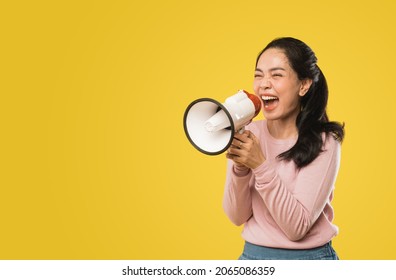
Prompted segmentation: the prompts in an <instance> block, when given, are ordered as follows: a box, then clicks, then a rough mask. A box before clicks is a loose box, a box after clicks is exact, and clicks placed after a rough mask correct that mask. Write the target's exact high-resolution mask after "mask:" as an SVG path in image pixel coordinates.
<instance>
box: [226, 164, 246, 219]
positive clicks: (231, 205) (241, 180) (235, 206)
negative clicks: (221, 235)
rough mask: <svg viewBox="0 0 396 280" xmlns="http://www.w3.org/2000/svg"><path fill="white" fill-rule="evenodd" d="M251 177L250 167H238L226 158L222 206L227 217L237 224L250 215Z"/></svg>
mask: <svg viewBox="0 0 396 280" xmlns="http://www.w3.org/2000/svg"><path fill="white" fill-rule="evenodd" d="M251 177H252V171H251V170H250V169H248V168H238V167H236V166H235V165H234V164H233V162H232V161H231V160H227V175H226V183H225V188H224V198H223V208H224V211H225V213H226V215H227V216H228V218H229V219H230V220H231V221H232V222H233V223H234V224H235V225H237V226H240V225H242V224H243V223H245V222H246V221H247V220H248V219H249V218H250V217H251V216H252V197H251V190H250V179H251Z"/></svg>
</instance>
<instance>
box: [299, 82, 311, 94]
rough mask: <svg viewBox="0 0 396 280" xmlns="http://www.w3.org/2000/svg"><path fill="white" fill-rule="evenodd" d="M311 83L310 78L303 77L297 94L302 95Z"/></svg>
mask: <svg viewBox="0 0 396 280" xmlns="http://www.w3.org/2000/svg"><path fill="white" fill-rule="evenodd" d="M311 85H312V79H304V80H302V81H301V87H300V91H299V93H298V95H300V96H304V95H305V94H306V93H307V92H308V90H309V88H310V87H311Z"/></svg>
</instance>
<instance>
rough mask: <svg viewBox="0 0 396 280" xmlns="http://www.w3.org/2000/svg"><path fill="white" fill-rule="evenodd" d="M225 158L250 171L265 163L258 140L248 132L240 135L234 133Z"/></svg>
mask: <svg viewBox="0 0 396 280" xmlns="http://www.w3.org/2000/svg"><path fill="white" fill-rule="evenodd" d="M226 156H227V158H229V159H231V160H232V161H234V162H235V163H236V164H237V165H244V166H246V167H248V168H251V169H254V168H256V167H258V166H260V165H261V164H262V163H263V162H264V161H265V157H264V154H263V151H262V150H261V145H260V141H259V139H258V138H257V137H256V136H255V135H254V134H253V133H252V132H251V131H249V130H245V131H244V132H243V133H242V134H241V133H235V135H234V140H233V141H232V143H231V147H230V148H229V149H228V151H227V154H226Z"/></svg>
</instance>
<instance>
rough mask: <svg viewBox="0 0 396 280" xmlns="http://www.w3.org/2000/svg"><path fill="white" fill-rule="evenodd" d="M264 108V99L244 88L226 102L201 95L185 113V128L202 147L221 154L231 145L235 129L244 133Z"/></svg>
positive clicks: (202, 150) (206, 152)
mask: <svg viewBox="0 0 396 280" xmlns="http://www.w3.org/2000/svg"><path fill="white" fill-rule="evenodd" d="M260 109H261V101H260V99H259V98H258V97H257V96H255V95H254V94H250V93H248V92H246V91H244V90H240V91H238V92H237V93H236V94H234V95H232V96H230V97H228V98H227V99H226V100H225V102H224V103H220V102H218V101H216V100H214V99H211V98H200V99H197V100H195V101H193V102H192V103H191V104H190V105H189V106H188V107H187V109H186V111H185V113H184V119H183V125H184V132H185V133H186V135H187V138H188V140H189V141H190V143H191V144H192V145H193V146H194V147H195V148H196V149H197V150H198V151H200V152H202V153H204V154H207V155H218V154H221V153H223V152H225V151H226V150H227V149H228V148H229V147H230V146H231V143H232V140H233V138H234V135H235V133H236V132H241V133H242V132H243V130H244V127H245V126H246V125H247V124H249V123H250V122H251V121H252V119H253V118H254V117H255V116H257V114H258V113H259V112H260Z"/></svg>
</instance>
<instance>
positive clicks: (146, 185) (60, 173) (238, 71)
mask: <svg viewBox="0 0 396 280" xmlns="http://www.w3.org/2000/svg"><path fill="white" fill-rule="evenodd" d="M393 2H394V1H391V0H389V1H385V0H378V1H345V0H343V1H338V0H337V1H334V0H332V1H316V0H312V1H264V0H260V1H249V0H247V1H230V0H225V1H215V0H210V1H181V0H180V1H175V0H173V1H147V0H146V1H3V2H2V4H0V26H1V27H0V28H1V46H0V48H1V52H0V68H1V73H0V80H1V82H0V94H1V102H0V106H1V108H0V122H1V140H0V141H1V146H0V149H1V150H0V158H1V168H0V190H1V193H0V213H1V214H0V215H1V219H0V227H1V230H0V248H1V249H0V258H1V259H236V258H237V257H238V256H239V254H240V252H241V250H242V245H243V241H242V238H241V236H240V233H241V230H242V228H240V227H239V228H238V227H236V226H234V225H232V224H231V222H230V221H229V220H228V219H227V217H226V216H225V214H224V213H223V210H222V206H221V204H222V195H223V185H224V178H225V161H226V160H225V156H224V155H220V156H217V157H210V156H205V155H203V154H200V153H199V152H198V151H196V150H195V149H194V148H193V147H192V146H191V145H190V143H189V142H188V141H187V139H186V137H185V135H184V131H183V126H182V118H183V113H184V110H185V108H186V107H187V105H188V104H189V103H190V102H191V101H193V100H195V99H197V98H200V97H211V98H215V99H217V100H219V101H224V99H225V98H226V97H228V96H229V95H232V94H234V93H235V92H236V90H238V89H240V88H244V89H246V90H249V91H251V90H252V81H253V70H254V69H253V68H254V62H255V59H256V55H257V53H258V52H259V51H260V50H261V49H262V48H263V47H264V46H265V45H266V44H267V43H268V42H269V41H270V40H272V39H273V38H275V37H279V36H293V37H297V38H299V39H301V40H303V41H305V42H306V43H307V44H308V45H310V46H311V47H312V48H313V50H314V51H315V52H316V54H317V56H318V58H319V62H318V64H319V65H320V67H321V68H322V70H323V71H324V73H325V75H326V77H327V79H328V83H329V87H330V100H329V107H328V113H329V116H330V118H331V119H333V120H337V121H341V122H345V123H346V139H345V142H344V144H343V150H342V162H341V169H340V173H339V177H338V180H337V184H336V192H335V200H334V208H335V223H336V224H337V225H338V226H339V227H340V234H339V236H338V237H336V238H335V240H334V246H335V248H336V250H337V251H338V253H339V255H340V257H341V258H342V259H396V242H395V236H396V225H395V217H394V216H395V214H396V203H395V194H396V188H395V187H396V172H395V171H396V170H395V163H394V159H395V158H396V150H395V136H396V132H395V122H396V115H395V109H396V108H395V102H396V94H395V89H394V88H395V86H394V84H395V71H394V69H395V65H396V57H395V50H396V40H395V32H394V27H395V26H396V19H395V14H396V9H395V4H392V3H393Z"/></svg>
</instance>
